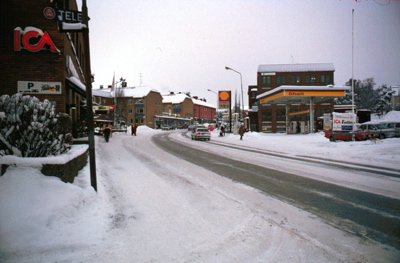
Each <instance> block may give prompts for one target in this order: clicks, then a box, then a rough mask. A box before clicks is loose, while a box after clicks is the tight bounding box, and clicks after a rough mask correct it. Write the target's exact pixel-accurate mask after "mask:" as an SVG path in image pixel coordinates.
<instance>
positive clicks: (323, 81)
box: [320, 75, 332, 85]
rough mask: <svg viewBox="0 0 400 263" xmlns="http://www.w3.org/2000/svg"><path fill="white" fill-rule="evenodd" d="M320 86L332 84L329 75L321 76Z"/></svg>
mask: <svg viewBox="0 0 400 263" xmlns="http://www.w3.org/2000/svg"><path fill="white" fill-rule="evenodd" d="M320 80H321V85H330V84H332V81H331V75H321V79H320Z"/></svg>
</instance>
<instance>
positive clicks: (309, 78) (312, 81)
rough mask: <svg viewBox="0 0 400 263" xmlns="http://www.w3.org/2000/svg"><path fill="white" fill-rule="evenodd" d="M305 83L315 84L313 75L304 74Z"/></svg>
mask: <svg viewBox="0 0 400 263" xmlns="http://www.w3.org/2000/svg"><path fill="white" fill-rule="evenodd" d="M306 85H315V75H307V76H306Z"/></svg>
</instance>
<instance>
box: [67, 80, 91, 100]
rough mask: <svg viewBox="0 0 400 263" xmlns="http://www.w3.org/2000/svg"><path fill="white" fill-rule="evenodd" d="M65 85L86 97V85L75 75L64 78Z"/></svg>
mask: <svg viewBox="0 0 400 263" xmlns="http://www.w3.org/2000/svg"><path fill="white" fill-rule="evenodd" d="M65 85H66V86H67V87H69V88H71V89H72V90H73V91H75V92H76V93H78V94H79V95H81V96H82V97H85V98H86V86H85V84H83V83H82V82H81V81H80V80H79V79H77V78H76V77H69V78H65Z"/></svg>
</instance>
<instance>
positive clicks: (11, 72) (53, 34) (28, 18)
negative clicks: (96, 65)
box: [0, 0, 90, 123]
mask: <svg viewBox="0 0 400 263" xmlns="http://www.w3.org/2000/svg"><path fill="white" fill-rule="evenodd" d="M65 9H71V10H77V5H76V1H75V0H64V1H24V0H22V1H7V4H4V5H2V8H1V11H0V12H1V13H0V15H1V17H2V23H1V25H0V28H1V35H2V45H1V46H0V51H1V54H2V56H1V58H0V61H1V62H0V63H1V64H0V67H1V69H2V70H1V71H0V72H1V73H0V79H1V80H2V82H1V84H0V85H1V88H0V95H4V94H7V95H13V94H16V93H23V94H24V95H30V96H35V97H37V98H38V99H39V100H45V99H47V100H49V101H50V102H51V103H52V104H53V105H54V106H55V111H56V113H59V112H62V113H67V114H70V115H71V117H72V120H73V123H77V122H78V121H80V120H82V119H83V118H84V117H86V114H85V97H86V96H85V95H86V94H85V88H84V87H85V85H84V83H85V80H84V77H83V72H84V66H85V65H84V62H83V61H81V60H80V59H81V58H83V57H84V56H85V54H84V53H83V50H84V49H83V48H82V46H83V40H82V35H81V33H78V32H70V33H65V32H60V29H59V24H60V23H59V21H56V20H53V19H50V18H49V17H48V16H49V14H50V13H51V10H53V11H54V10H56V11H55V12H58V11H59V10H65ZM46 10H47V11H46ZM70 12H74V14H75V13H79V12H77V11H70ZM55 15H56V14H55ZM89 81H90V80H89Z"/></svg>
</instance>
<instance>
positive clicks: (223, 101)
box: [218, 90, 231, 109]
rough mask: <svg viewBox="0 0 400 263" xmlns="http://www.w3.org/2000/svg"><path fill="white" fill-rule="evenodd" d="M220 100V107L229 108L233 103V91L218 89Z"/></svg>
mask: <svg viewBox="0 0 400 263" xmlns="http://www.w3.org/2000/svg"><path fill="white" fill-rule="evenodd" d="M218 102H219V108H220V109H229V108H230V104H231V91H230V90H220V91H218Z"/></svg>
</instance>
